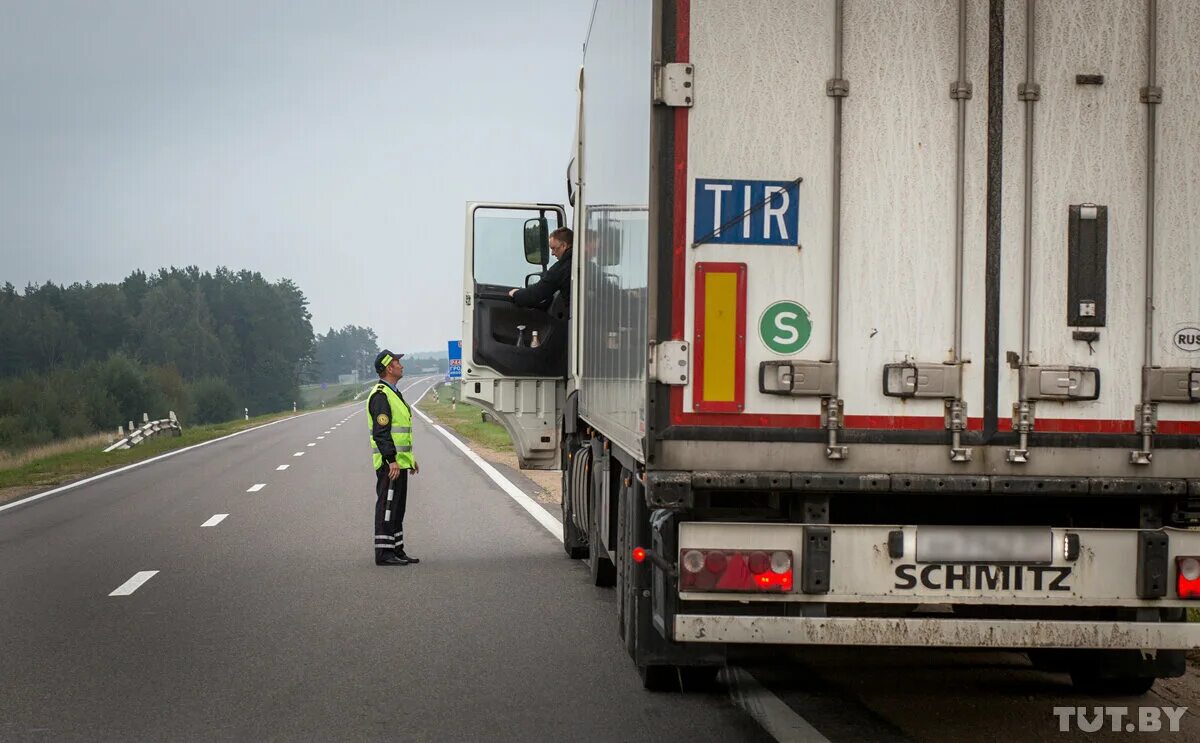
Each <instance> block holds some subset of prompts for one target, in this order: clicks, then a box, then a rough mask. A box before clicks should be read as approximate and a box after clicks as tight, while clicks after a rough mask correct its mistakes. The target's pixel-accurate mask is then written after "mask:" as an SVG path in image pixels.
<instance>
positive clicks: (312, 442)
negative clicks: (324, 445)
mask: <svg viewBox="0 0 1200 743" xmlns="http://www.w3.org/2000/svg"><path fill="white" fill-rule="evenodd" d="M316 445H317V443H316V442H315V441H310V442H308V443H307V444H305V446H316Z"/></svg>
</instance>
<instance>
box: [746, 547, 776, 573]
mask: <svg viewBox="0 0 1200 743" xmlns="http://www.w3.org/2000/svg"><path fill="white" fill-rule="evenodd" d="M749 562H750V572H751V573H754V574H755V575H758V574H759V573H765V572H767V571H768V570H770V569H771V558H770V557H769V556H768V555H767V553H766V552H751V553H750V561H749Z"/></svg>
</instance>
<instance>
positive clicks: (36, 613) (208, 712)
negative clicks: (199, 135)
mask: <svg viewBox="0 0 1200 743" xmlns="http://www.w3.org/2000/svg"><path fill="white" fill-rule="evenodd" d="M420 384H421V383H418V385H416V387H415V388H414V389H412V390H410V393H409V395H408V396H409V397H413V396H414V393H419V392H420V391H421V386H420ZM401 388H402V389H403V383H402V385H401ZM361 407H362V406H361V403H359V404H354V405H352V406H345V407H341V408H336V409H329V410H324V411H321V412H319V413H314V414H310V415H307V416H304V417H302V418H295V419H289V420H286V421H284V422H282V423H278V424H275V425H272V426H269V427H266V428H262V429H259V430H256V431H252V432H249V433H246V434H243V435H240V436H237V437H233V438H230V439H228V440H225V441H221V442H217V443H214V444H212V445H210V446H206V447H203V448H200V449H196V450H193V451H189V452H186V453H184V454H181V455H179V456H176V457H173V458H169V459H166V460H163V461H160V462H155V463H153V464H151V465H147V466H145V467H142V468H138V469H134V470H131V471H128V472H124V473H121V474H119V475H117V476H114V477H111V478H107V479H103V480H100V481H97V482H94V483H91V484H89V485H87V486H84V487H81V488H77V489H74V490H70V491H67V492H65V493H62V494H60V495H55V496H51V497H48V498H45V499H43V500H40V501H37V502H34V503H30V504H29V505H26V506H21V507H18V508H15V509H11V510H9V511H6V512H3V513H0V566H3V567H2V568H0V596H3V600H2V601H0V658H2V659H3V660H2V662H0V690H2V691H0V739H3V740H46V741H49V740H54V741H68V740H171V741H183V740H202V739H207V740H212V739H237V740H356V741H357V740H406V741H420V740H430V741H435V740H436V741H446V740H517V739H520V740H552V739H556V740H616V739H622V740H696V741H704V740H711V741H719V740H723V741H728V740H765V739H767V738H766V736H765V734H764V733H763V732H762V731H761V729H760V728H758V726H757V725H756V724H755V723H754V722H753V721H752V720H751V719H750V718H749V717H747V716H745V715H744V714H742V713H741V712H740V711H738V710H737V709H736V708H735V707H734V706H733V705H732V704H731V703H730V702H729V700H728V697H726V696H724V695H721V694H711V695H701V696H687V697H684V696H680V695H675V696H671V695H665V696H659V695H650V694H646V693H645V692H643V691H642V690H641V688H640V686H639V684H638V680H637V675H636V672H635V671H634V670H633V668H632V667H631V665H630V663H629V662H628V658H627V657H626V656H624V654H623V650H622V649H621V646H620V643H619V642H617V640H616V629H615V621H614V619H615V614H616V609H615V607H614V604H613V600H612V598H611V595H610V594H609V593H607V592H604V591H602V590H600V589H596V588H594V587H592V586H590V585H589V584H588V582H587V581H586V572H585V569H584V568H583V567H582V566H580V565H578V564H577V563H572V562H570V561H569V560H566V558H565V556H564V555H563V553H562V548H561V546H560V545H559V543H558V542H556V541H555V539H554V538H553V537H552V536H551V535H550V534H549V532H547V531H546V530H545V529H544V528H543V527H542V526H540V525H539V524H538V523H537V522H535V521H534V520H533V519H531V518H530V517H529V516H528V514H526V513H525V512H524V511H523V510H522V509H521V508H520V507H519V506H518V505H517V504H516V503H515V502H514V501H513V500H512V499H510V498H508V497H507V496H505V495H504V494H503V493H502V492H501V491H499V489H498V488H496V486H495V485H494V484H493V483H492V482H491V481H490V480H488V479H487V478H486V477H485V476H484V475H483V473H482V472H481V471H480V470H479V469H478V468H476V467H474V466H472V465H470V464H469V463H468V462H467V460H466V459H465V458H464V457H463V456H462V454H461V453H460V452H458V451H456V450H455V449H453V448H452V447H451V446H450V445H449V443H448V442H446V441H445V440H444V439H443V438H442V437H441V436H439V435H438V434H436V433H435V432H434V431H432V430H431V428H430V426H428V425H427V424H425V423H424V422H423V421H420V420H417V421H416V422H415V423H416V425H415V429H416V430H415V436H416V442H417V443H416V446H417V452H418V456H419V461H420V463H421V465H422V471H421V474H420V475H419V476H417V477H416V478H414V480H413V481H412V484H411V494H410V501H409V503H410V506H409V514H408V517H407V518H406V524H405V532H406V535H407V541H408V549H409V551H410V552H412V553H413V554H416V555H417V556H419V557H420V558H421V559H422V562H421V564H420V565H414V566H406V567H377V566H376V565H375V564H374V561H373V552H372V529H371V523H372V522H371V519H372V509H373V505H374V490H373V488H374V474H373V473H372V472H371V471H370V467H369V465H368V462H369V459H368V442H367V423H366V416H365V413H364V411H363V410H361ZM297 454H301V455H302V456H296V455H297ZM283 465H286V466H287V469H286V470H280V469H278V468H279V467H280V466H283ZM257 485H262V486H263V487H261V488H258V489H256V490H255V492H248V491H250V490H251V489H255V487H256V486H257ZM220 514H228V515H227V516H226V517H225V518H224V519H221V520H220V521H219V523H217V524H216V525H215V526H203V524H205V523H207V522H210V521H213V520H215V519H214V517H216V516H218V515H220ZM148 571H157V572H156V573H155V574H153V575H152V577H149V579H148V580H146V581H145V582H144V583H142V584H141V585H140V586H139V587H137V588H136V590H134V591H133V592H132V593H130V594H128V595H122V596H110V595H109V594H110V593H111V592H113V591H114V590H116V589H118V587H120V586H122V585H123V584H126V582H127V581H129V580H130V579H131V578H133V577H134V576H135V575H136V574H138V573H143V572H148Z"/></svg>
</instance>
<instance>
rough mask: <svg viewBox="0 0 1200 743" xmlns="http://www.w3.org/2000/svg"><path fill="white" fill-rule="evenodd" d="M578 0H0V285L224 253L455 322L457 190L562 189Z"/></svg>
mask: <svg viewBox="0 0 1200 743" xmlns="http://www.w3.org/2000/svg"><path fill="white" fill-rule="evenodd" d="M591 9H592V0H504V1H503V2H499V1H497V0H457V1H456V2H441V1H440V0H428V1H427V2H417V1H416V0H392V1H391V2H383V1H369V2H367V1H363V0H340V1H339V2H317V1H314V0H287V1H286V2H275V1H271V2H266V1H260V0H237V1H236V2H229V1H228V0H138V1H136V2H134V1H131V0H105V1H104V2H98V1H97V0H74V1H72V2H66V1H63V0H0V283H3V282H4V281H11V282H12V283H14V284H16V285H17V286H18V288H23V287H24V286H25V285H26V284H27V283H30V282H33V283H42V282H44V281H47V280H49V281H53V282H55V283H63V284H70V283H73V282H77V281H78V282H84V281H91V282H93V283H97V282H106V281H109V282H111V281H119V280H120V279H121V278H123V277H124V276H126V275H128V274H129V273H130V272H131V271H132V270H134V269H138V268H140V269H143V270H146V271H152V270H154V269H157V268H159V267H161V266H169V265H176V266H184V265H193V264H194V265H198V266H200V267H201V268H202V269H206V270H211V269H213V268H215V267H217V266H220V265H225V266H229V267H230V268H235V269H241V268H248V269H252V270H257V271H261V272H262V273H263V274H264V275H265V276H267V277H268V278H270V279H277V278H282V277H287V278H291V279H292V280H294V281H295V282H296V283H297V284H298V285H299V286H300V288H301V289H302V290H303V291H304V293H305V295H306V296H307V297H308V299H309V302H310V310H311V311H312V314H313V326H314V329H315V330H317V331H318V332H324V331H325V330H326V329H327V328H329V327H330V326H334V327H340V326H342V325H346V324H351V323H352V324H356V325H369V326H371V327H373V328H375V330H376V332H377V333H378V334H379V336H380V340H381V342H382V343H384V344H385V345H388V346H389V347H391V348H392V349H394V350H397V351H399V350H401V349H408V350H431V349H439V348H441V349H444V348H445V341H446V340H447V339H450V338H458V337H459V336H460V333H461V330H460V327H461V326H460V322H461V317H460V313H461V306H462V297H461V289H462V252H463V224H464V208H463V207H464V203H465V202H466V201H467V200H469V199H477V200H485V199H487V200H503V201H530V200H532V201H553V202H556V203H561V202H562V201H564V200H565V185H564V183H565V175H564V174H565V171H566V165H567V161H568V159H569V155H570V143H571V136H572V133H573V131H574V125H575V122H574V107H575V81H576V76H577V74H578V69H579V64H580V62H581V60H582V46H583V41H584V36H585V33H586V31H587V24H588V20H589V18H590V16H591Z"/></svg>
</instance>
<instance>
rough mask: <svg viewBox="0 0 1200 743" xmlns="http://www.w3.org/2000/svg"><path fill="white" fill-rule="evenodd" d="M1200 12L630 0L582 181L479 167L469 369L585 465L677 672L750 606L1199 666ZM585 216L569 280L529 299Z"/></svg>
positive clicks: (646, 633)
mask: <svg viewBox="0 0 1200 743" xmlns="http://www.w3.org/2000/svg"><path fill="white" fill-rule="evenodd" d="M1197 38H1200V3H1196V2H1193V1H1192V0H1157V1H1156V0H1105V2H1083V1H1082V0H1024V1H1022V0H1007V1H1005V0H990V1H989V0H900V1H898V2H887V3H884V2H874V1H873V0H805V1H798V0H774V1H771V0H757V1H753V2H751V1H748V0H747V1H733V0H655V1H654V2H649V1H648V0H598V1H597V2H596V5H595V11H594V15H593V19H592V22H591V25H590V28H589V31H588V37H587V44H586V47H585V54H584V64H583V69H582V70H581V73H580V77H579V112H578V114H579V115H578V128H577V131H578V137H577V146H576V151H575V152H574V153H573V159H572V161H571V167H570V168H569V170H568V183H569V201H570V203H571V205H572V206H573V212H572V217H571V218H570V219H569V220H568V216H567V211H566V210H565V209H564V208H563V207H561V206H556V205H552V204H535V205H520V204H471V205H469V207H468V215H467V251H468V256H467V257H468V259H467V262H466V272H465V275H464V302H465V311H464V332H463V338H464V349H463V350H464V357H463V358H464V367H465V369H464V375H463V395H464V397H465V398H466V399H470V400H473V401H476V402H478V403H479V404H481V405H483V406H485V407H487V408H489V409H490V410H492V411H493V412H494V413H495V414H496V416H497V418H498V419H499V420H501V421H502V422H504V424H505V425H506V427H507V428H508V430H509V431H510V433H512V435H513V439H514V441H515V442H516V444H517V448H518V453H519V456H520V459H521V462H522V466H526V467H540V468H558V467H561V468H562V469H563V471H564V478H563V494H564V497H563V511H564V514H563V515H564V524H565V526H564V530H565V544H566V548H567V551H568V553H569V554H571V556H572V557H584V556H586V557H587V558H588V560H589V564H590V567H591V571H592V575H593V577H594V578H595V580H596V582H597V584H613V583H615V585H616V588H617V590H618V606H619V613H620V616H619V622H618V625H619V628H620V633H621V636H622V637H623V638H624V640H625V642H626V646H627V648H628V649H629V651H630V653H631V655H632V656H633V658H634V661H635V663H636V664H637V666H638V668H639V670H641V671H642V673H643V678H644V679H646V681H647V684H648V685H655V684H658V683H663V682H665V681H669V680H672V679H677V678H684V679H688V678H694V677H704V676H705V675H706V674H707V673H709V672H710V669H711V668H712V667H714V665H715V664H719V663H720V662H721V660H722V659H723V657H724V653H725V651H726V648H727V647H728V646H729V645H733V644H739V643H769V644H833V645H928V646H965V647H996V648H1018V649H1025V650H1028V651H1029V652H1030V653H1031V655H1032V656H1034V657H1035V658H1036V659H1037V660H1038V661H1042V662H1046V663H1047V664H1052V665H1056V666H1058V667H1060V668H1063V669H1065V670H1069V671H1071V672H1072V676H1073V678H1074V679H1075V681H1076V682H1077V683H1078V684H1079V685H1081V686H1083V687H1087V688H1091V689H1110V690H1116V691H1139V690H1143V691H1144V690H1145V689H1148V688H1149V686H1150V685H1151V684H1152V683H1153V681H1154V679H1155V678H1156V677H1163V676H1171V675H1178V674H1181V673H1182V672H1183V664H1184V652H1185V651H1186V649H1189V648H1195V647H1198V646H1200V624H1195V623H1192V624H1189V623H1187V621H1186V609H1187V607H1189V606H1200V603H1196V600H1197V599H1200V533H1198V532H1197V531H1195V528H1196V526H1197V524H1200V406H1197V405H1196V403H1197V402H1200V292H1198V291H1197V289H1196V286H1197V284H1198V283H1200V93H1198V92H1197V91H1200V59H1198V53H1197V45H1196V39H1197ZM565 224H570V225H572V226H573V227H574V228H575V234H576V241H575V248H574V258H573V267H572V268H573V272H574V273H573V276H574V279H573V281H574V283H573V285H572V301H571V303H570V306H571V308H572V309H571V312H570V313H569V314H568V313H567V312H565V311H564V308H563V307H562V306H561V304H560V306H558V307H556V308H554V309H555V311H554V312H551V313H546V312H540V311H537V310H522V309H520V308H517V307H515V306H514V305H513V304H512V303H511V301H509V300H508V299H507V293H508V290H509V289H510V288H512V287H515V286H520V285H523V284H525V283H528V282H530V281H535V280H536V278H537V275H538V274H539V273H540V272H541V271H542V270H544V269H545V264H546V259H545V248H544V245H543V243H544V240H545V235H546V233H547V232H548V230H550V229H553V228H555V227H557V226H559V225H565ZM527 274H529V276H527ZM518 326H525V328H526V330H529V331H531V330H533V329H538V330H539V337H540V338H542V339H544V340H545V342H544V343H543V344H542V345H541V346H540V347H539V348H528V347H526V346H524V345H517V344H516V343H515V341H516V338H517V336H518V334H519V331H518V330H517V327H518ZM635 547H636V548H642V549H641V550H639V551H638V553H637V557H638V558H642V561H640V562H639V561H637V560H635V559H634V553H633V549H634V548H635ZM676 671H686V673H678V674H677V673H676Z"/></svg>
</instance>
